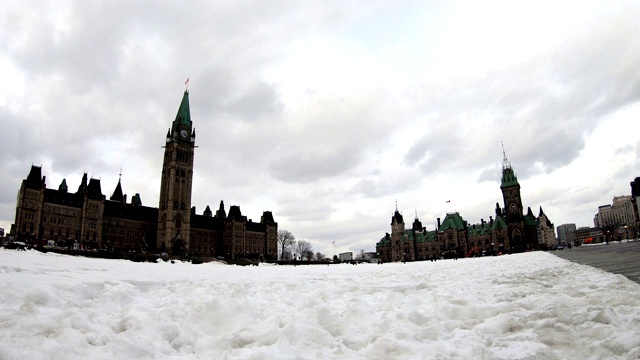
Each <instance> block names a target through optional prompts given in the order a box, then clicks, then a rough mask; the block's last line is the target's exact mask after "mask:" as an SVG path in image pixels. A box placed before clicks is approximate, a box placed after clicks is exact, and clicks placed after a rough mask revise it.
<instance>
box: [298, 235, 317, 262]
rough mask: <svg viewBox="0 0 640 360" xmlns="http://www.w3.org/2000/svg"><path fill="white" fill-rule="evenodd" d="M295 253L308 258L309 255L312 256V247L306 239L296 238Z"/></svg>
mask: <svg viewBox="0 0 640 360" xmlns="http://www.w3.org/2000/svg"><path fill="white" fill-rule="evenodd" d="M295 247H296V253H297V254H300V258H301V259H302V258H307V260H309V258H310V257H312V256H313V247H312V246H311V244H310V243H309V242H308V241H306V240H298V242H297V243H296V246H295ZM309 254H311V256H309Z"/></svg>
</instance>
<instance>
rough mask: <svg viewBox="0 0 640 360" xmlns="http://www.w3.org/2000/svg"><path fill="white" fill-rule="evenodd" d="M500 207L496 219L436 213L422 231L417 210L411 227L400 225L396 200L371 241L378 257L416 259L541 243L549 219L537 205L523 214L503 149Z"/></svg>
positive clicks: (550, 234)
mask: <svg viewBox="0 0 640 360" xmlns="http://www.w3.org/2000/svg"><path fill="white" fill-rule="evenodd" d="M500 190H501V191H502V200H503V204H504V207H502V208H501V207H500V204H499V203H496V208H495V219H494V217H493V216H489V221H485V220H484V219H483V220H481V221H480V223H478V224H469V223H467V221H466V220H464V219H463V218H462V216H460V214H459V213H458V212H453V213H447V214H446V216H445V217H444V220H442V221H441V220H440V218H438V219H437V227H436V229H435V230H431V231H427V230H426V228H425V227H423V226H422V222H421V221H420V220H419V219H418V217H417V215H416V218H415V220H414V221H413V224H412V225H411V228H406V227H405V222H404V218H403V216H402V214H401V213H400V212H399V211H398V208H397V206H396V210H395V213H394V214H393V216H392V217H391V234H389V233H386V234H385V236H384V237H383V238H382V239H380V241H379V242H378V243H377V244H376V252H377V254H378V256H379V258H380V260H382V261H385V262H391V261H419V260H429V259H438V258H442V257H444V258H451V257H462V256H476V255H482V254H485V255H487V254H500V253H509V252H522V251H528V250H532V249H538V248H545V247H546V246H547V245H548V242H549V240H548V239H550V238H553V241H555V236H554V232H555V229H554V225H553V224H552V223H551V221H550V220H549V219H548V218H547V216H546V215H545V214H544V212H543V211H542V207H540V211H539V214H538V217H536V216H535V215H534V214H533V212H532V211H531V208H528V210H527V213H526V214H524V211H523V210H524V208H523V205H522V199H521V197H520V184H519V183H518V178H517V177H516V174H515V172H514V171H513V168H512V167H511V163H510V162H509V161H508V160H507V157H506V155H505V156H504V159H503V164H502V179H501V183H500Z"/></svg>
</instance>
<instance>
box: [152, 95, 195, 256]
mask: <svg viewBox="0 0 640 360" xmlns="http://www.w3.org/2000/svg"><path fill="white" fill-rule="evenodd" d="M195 139H196V132H195V129H194V128H193V127H192V122H191V112H190V111H189V92H188V91H187V90H185V92H184V95H183V96H182V102H181V103H180V108H179V109H178V114H177V115H176V119H175V120H174V121H173V123H172V124H171V128H170V129H169V131H168V132H167V139H166V144H165V146H164V160H163V163H162V180H161V183H160V203H159V206H158V238H157V248H158V249H160V251H166V252H169V253H171V254H174V255H181V254H183V253H187V252H188V251H189V235H190V228H191V187H192V180H193V154H194V149H195Z"/></svg>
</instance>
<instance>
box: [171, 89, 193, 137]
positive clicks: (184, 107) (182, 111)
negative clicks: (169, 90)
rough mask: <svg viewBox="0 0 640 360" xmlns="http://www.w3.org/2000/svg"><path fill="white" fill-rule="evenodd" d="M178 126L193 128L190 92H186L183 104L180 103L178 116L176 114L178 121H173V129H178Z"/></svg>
mask: <svg viewBox="0 0 640 360" xmlns="http://www.w3.org/2000/svg"><path fill="white" fill-rule="evenodd" d="M178 125H184V126H188V127H191V111H190V110H189V92H188V91H186V90H185V91H184V95H183V96H182V102H181V103H180V108H178V114H176V119H175V120H174V121H173V126H172V127H173V129H176V128H177V127H178Z"/></svg>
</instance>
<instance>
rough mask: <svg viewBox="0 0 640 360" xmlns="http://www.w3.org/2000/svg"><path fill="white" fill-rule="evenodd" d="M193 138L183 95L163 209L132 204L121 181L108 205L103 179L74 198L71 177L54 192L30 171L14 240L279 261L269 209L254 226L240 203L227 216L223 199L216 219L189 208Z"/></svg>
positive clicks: (168, 153)
mask: <svg viewBox="0 0 640 360" xmlns="http://www.w3.org/2000/svg"><path fill="white" fill-rule="evenodd" d="M195 139H196V133H195V129H194V128H193V123H192V121H191V112H190V109H189V93H188V91H185V92H184V94H183V97H182V102H181V103H180V107H179V109H178V113H177V115H176V118H175V120H174V121H173V123H172V124H171V128H170V129H169V130H168V132H167V137H166V140H165V145H164V160H163V165H162V174H161V183H160V199H159V205H158V208H153V207H146V206H143V205H142V200H141V197H140V195H139V194H135V195H134V196H133V197H132V198H131V201H130V202H127V196H126V195H125V194H123V191H122V184H121V179H119V180H118V184H117V185H116V187H115V189H114V191H113V194H112V195H111V197H110V198H109V199H107V198H106V195H104V194H103V193H102V188H101V183H100V180H99V179H88V178H87V174H86V173H85V174H84V176H83V177H82V181H81V184H80V186H79V187H78V190H77V191H76V192H73V193H71V192H69V191H68V188H67V184H66V179H63V180H62V183H61V184H60V186H59V187H58V189H49V188H47V186H46V177H45V176H42V168H41V167H38V166H31V171H30V172H29V175H28V176H27V178H26V179H24V180H23V181H22V185H21V186H20V190H19V191H18V199H17V204H16V219H15V223H14V225H13V231H12V233H13V235H14V236H15V237H16V238H17V239H18V240H22V241H27V242H30V243H42V244H47V243H48V242H49V241H53V242H56V243H58V244H60V243H62V244H64V245H65V246H73V247H77V248H80V249H86V250H91V249H108V250H110V251H114V252H118V251H126V252H128V251H141V250H146V251H159V252H168V253H170V254H173V255H188V254H189V255H192V256H205V257H225V258H239V257H251V258H262V259H266V260H271V259H273V260H275V259H276V256H277V232H278V224H277V223H276V222H275V221H274V218H273V214H272V213H271V212H270V211H265V212H263V214H262V217H261V218H260V222H253V221H252V220H248V219H247V217H246V216H244V215H242V212H241V211H240V207H239V206H237V205H234V206H231V207H230V208H229V214H227V213H226V211H225V208H224V203H223V202H222V201H220V206H219V209H218V210H217V211H216V213H215V214H213V213H212V211H211V209H210V208H209V206H207V207H206V209H205V211H204V212H203V214H202V215H198V214H196V210H195V208H194V207H191V191H192V184H193V183H192V180H193V171H194V169H193V156H194V149H195V147H196V146H195Z"/></svg>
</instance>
